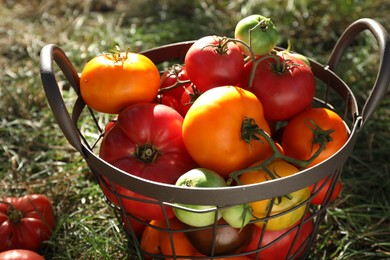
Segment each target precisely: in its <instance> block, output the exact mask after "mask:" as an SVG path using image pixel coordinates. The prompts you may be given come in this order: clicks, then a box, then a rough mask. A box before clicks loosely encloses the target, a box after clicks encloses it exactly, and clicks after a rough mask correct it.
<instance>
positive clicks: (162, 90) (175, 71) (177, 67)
mask: <svg viewBox="0 0 390 260" xmlns="http://www.w3.org/2000/svg"><path fill="white" fill-rule="evenodd" d="M181 70H182V66H181V65H180V64H174V65H172V67H171V68H170V69H169V74H168V75H164V76H163V77H162V78H161V83H160V85H161V84H163V83H164V82H165V81H166V80H167V78H168V77H169V76H171V75H175V79H176V82H175V83H174V84H172V85H170V86H168V87H164V88H160V89H159V90H158V94H163V93H165V92H167V91H169V90H172V89H174V88H177V87H181V86H183V85H185V84H189V83H191V80H180V79H179V73H180V72H181Z"/></svg>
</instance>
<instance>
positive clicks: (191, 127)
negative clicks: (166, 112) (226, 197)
mask: <svg viewBox="0 0 390 260" xmlns="http://www.w3.org/2000/svg"><path fill="white" fill-rule="evenodd" d="M245 119H251V120H253V121H251V122H254V123H256V124H257V126H258V128H261V129H263V130H264V131H265V132H267V133H268V134H270V128H269V126H268V123H267V122H266V120H265V119H264V116H263V107H262V105H261V103H260V101H259V100H258V99H257V98H256V96H255V95H254V94H252V93H251V92H249V91H247V90H244V89H242V88H239V87H234V86H222V87H216V88H212V89H210V90H208V91H206V92H204V93H203V94H202V95H201V96H200V97H198V99H197V100H196V101H195V102H194V103H193V105H192V107H191V108H190V109H189V110H188V112H187V115H186V117H185V118H184V123H183V140H184V143H185V145H186V147H187V150H188V152H189V153H190V155H191V157H192V158H193V159H194V160H195V161H196V162H197V163H198V164H199V165H200V166H201V167H203V168H207V169H210V170H213V171H215V172H217V173H218V174H220V175H221V176H223V177H227V176H228V175H229V174H230V173H231V172H232V171H235V170H240V169H243V168H246V167H248V166H249V165H251V164H252V163H254V162H256V161H258V160H261V159H264V158H265V157H266V156H267V155H268V154H269V149H270V147H269V144H268V143H267V141H266V140H265V139H264V138H263V137H260V140H255V139H253V137H252V136H251V135H249V136H250V137H248V135H246V134H248V132H245V131H243V129H242V127H243V122H244V120H245ZM255 135H256V134H255ZM256 136H257V137H259V136H258V135H256Z"/></svg>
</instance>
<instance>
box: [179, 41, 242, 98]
mask: <svg viewBox="0 0 390 260" xmlns="http://www.w3.org/2000/svg"><path fill="white" fill-rule="evenodd" d="M222 40H223V37H220V36H205V37H202V38H200V39H198V40H197V41H195V43H194V44H193V45H192V46H191V47H190V49H189V50H188V51H187V54H186V56H185V60H184V63H185V67H186V70H187V75H188V77H189V78H190V80H191V81H192V82H193V83H194V84H195V86H196V87H197V88H198V89H199V91H201V92H204V91H207V90H209V89H211V88H214V87H219V86H225V85H236V84H237V83H238V82H239V81H240V78H241V75H242V72H243V69H244V63H245V61H244V57H243V55H242V53H241V49H240V48H239V47H238V45H236V44H235V43H233V42H229V43H227V45H226V50H225V51H224V53H220V52H219V51H216V48H217V46H219V42H220V41H222Z"/></svg>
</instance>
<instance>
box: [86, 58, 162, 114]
mask: <svg viewBox="0 0 390 260" xmlns="http://www.w3.org/2000/svg"><path fill="white" fill-rule="evenodd" d="M120 55H121V58H118V57H117V56H115V54H114V55H110V54H102V55H99V56H96V57H94V58H93V59H92V60H90V61H89V62H88V63H87V64H86V65H85V67H84V68H83V71H82V73H81V76H80V92H81V96H82V97H83V100H84V101H85V103H86V104H87V105H88V106H89V107H91V108H93V109H95V110H96V111H99V112H104V113H109V114H117V113H119V111H121V110H122V109H124V108H126V107H127V106H129V105H131V104H135V103H142V102H152V101H153V100H154V99H155V98H156V96H157V92H158V89H159V86H160V74H159V72H158V69H157V67H156V66H155V64H154V63H153V62H152V61H151V60H150V59H149V58H147V57H146V56H144V55H142V54H139V53H131V52H128V53H121V54H120ZM118 59H119V60H118Z"/></svg>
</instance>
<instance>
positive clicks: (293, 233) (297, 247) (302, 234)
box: [241, 215, 313, 260]
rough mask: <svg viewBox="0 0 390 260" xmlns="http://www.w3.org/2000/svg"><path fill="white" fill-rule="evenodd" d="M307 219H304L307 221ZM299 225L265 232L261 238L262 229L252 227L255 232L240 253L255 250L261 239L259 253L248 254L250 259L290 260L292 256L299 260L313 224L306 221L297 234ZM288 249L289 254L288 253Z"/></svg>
mask: <svg viewBox="0 0 390 260" xmlns="http://www.w3.org/2000/svg"><path fill="white" fill-rule="evenodd" d="M307 217H309V215H307ZM307 217H306V219H308V218H307ZM299 223H300V221H298V222H297V223H295V225H294V226H292V227H291V228H288V229H284V230H278V231H271V230H265V231H264V236H263V237H262V233H263V229H261V228H259V227H257V226H254V227H253V228H254V229H255V231H254V235H253V238H252V240H251V243H250V244H249V245H248V246H247V247H245V248H244V249H243V250H242V251H241V253H244V252H250V251H254V250H257V249H258V248H259V242H260V239H262V240H261V244H260V247H262V249H261V251H259V253H258V255H256V253H252V254H250V255H249V256H250V257H251V258H253V259H259V260H260V259H261V260H279V259H280V260H283V259H290V258H289V257H292V256H294V259H299V256H300V255H301V254H302V253H303V248H304V247H305V246H306V245H305V242H306V240H307V239H308V237H309V236H310V235H311V233H312V231H313V222H312V221H311V220H307V222H305V223H304V224H303V225H302V228H301V229H299V233H298V228H299V226H298V224H299ZM294 240H295V241H294ZM291 246H292V248H291ZM301 247H302V248H301ZM290 248H291V252H290V253H289V251H290ZM295 254H297V255H295ZM256 257H258V258H256Z"/></svg>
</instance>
